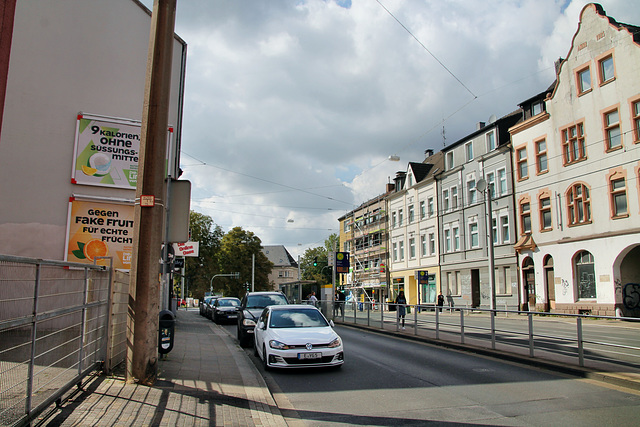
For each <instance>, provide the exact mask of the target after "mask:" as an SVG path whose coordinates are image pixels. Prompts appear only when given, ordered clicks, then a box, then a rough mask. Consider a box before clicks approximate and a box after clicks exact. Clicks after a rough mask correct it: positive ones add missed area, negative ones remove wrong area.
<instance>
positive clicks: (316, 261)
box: [313, 257, 318, 267]
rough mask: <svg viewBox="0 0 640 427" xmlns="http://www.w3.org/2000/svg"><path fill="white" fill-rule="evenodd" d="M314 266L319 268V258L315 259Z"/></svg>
mask: <svg viewBox="0 0 640 427" xmlns="http://www.w3.org/2000/svg"><path fill="white" fill-rule="evenodd" d="M313 266H314V267H317V266H318V257H315V258H314V259H313Z"/></svg>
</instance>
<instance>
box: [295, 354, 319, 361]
mask: <svg viewBox="0 0 640 427" xmlns="http://www.w3.org/2000/svg"><path fill="white" fill-rule="evenodd" d="M321 357H322V353H298V359H299V360H301V359H320V358H321Z"/></svg>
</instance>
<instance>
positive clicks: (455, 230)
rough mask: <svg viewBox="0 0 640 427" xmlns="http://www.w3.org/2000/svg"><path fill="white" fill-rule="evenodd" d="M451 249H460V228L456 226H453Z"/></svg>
mask: <svg viewBox="0 0 640 427" xmlns="http://www.w3.org/2000/svg"><path fill="white" fill-rule="evenodd" d="M453 250H454V251H459V250H460V230H459V229H458V227H453Z"/></svg>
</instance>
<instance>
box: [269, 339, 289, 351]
mask: <svg viewBox="0 0 640 427" xmlns="http://www.w3.org/2000/svg"><path fill="white" fill-rule="evenodd" d="M269 347H271V348H276V349H278V350H289V348H290V347H289V346H288V345H286V344H285V343H283V342H280V341H277V340H271V341H269Z"/></svg>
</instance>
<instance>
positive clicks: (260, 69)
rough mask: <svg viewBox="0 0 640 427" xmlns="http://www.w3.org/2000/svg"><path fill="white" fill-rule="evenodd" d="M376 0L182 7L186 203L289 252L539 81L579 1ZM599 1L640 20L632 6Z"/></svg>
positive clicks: (561, 47) (270, 0) (624, 18)
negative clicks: (410, 164) (391, 159)
mask: <svg viewBox="0 0 640 427" xmlns="http://www.w3.org/2000/svg"><path fill="white" fill-rule="evenodd" d="M145 3H147V4H148V5H149V4H150V3H151V0H145ZM380 3H381V4H382V5H384V7H385V8H386V9H387V10H388V11H389V12H387V11H386V10H385V8H383V7H382V6H381V5H380V4H379V3H378V2H377V1H371V0H353V1H351V2H349V1H339V2H336V1H334V0H299V1H296V2H292V1H289V0H256V1H252V2H251V3H250V4H251V6H250V7H249V6H248V5H247V4H246V3H244V2H234V1H222V0H216V1H204V0H200V1H195V0H190V1H179V2H178V5H177V7H178V9H177V18H176V33H177V34H179V35H180V37H182V38H183V39H184V40H185V41H186V42H187V44H188V59H187V82H186V94H185V108H184V125H183V131H182V140H183V150H184V153H183V156H182V167H183V169H184V171H185V174H184V177H185V178H186V179H190V180H192V182H193V183H194V186H193V193H192V197H193V201H192V204H193V208H194V209H196V210H198V211H200V212H202V213H204V214H207V215H210V216H211V217H212V218H213V219H214V221H215V222H216V223H217V224H219V225H221V226H222V227H223V228H224V229H225V230H228V229H229V228H230V227H233V226H242V227H243V228H245V229H249V230H251V231H253V232H254V233H256V235H257V236H258V237H260V238H261V239H262V241H263V243H264V244H284V245H286V246H287V248H288V249H289V250H290V251H292V253H294V256H295V255H297V254H298V253H300V252H302V251H303V250H304V249H305V248H306V247H310V246H311V247H313V246H318V245H321V244H322V243H323V242H324V239H325V238H326V237H327V236H328V235H329V234H330V233H331V232H338V231H339V230H338V217H339V216H341V215H342V214H344V213H345V212H347V211H349V210H351V209H353V208H355V207H356V206H358V205H359V204H361V203H362V202H364V201H366V200H367V199H368V198H371V197H375V196H377V195H378V194H380V193H382V192H383V191H384V188H385V184H386V183H387V182H388V181H389V179H393V177H394V176H395V172H396V171H397V170H400V169H404V168H406V165H407V163H408V162H410V161H422V160H423V159H424V151H425V149H428V148H431V149H435V150H436V151H437V150H439V149H441V148H442V147H443V144H444V143H452V142H455V141H456V140H458V139H460V138H462V137H464V136H465V135H467V134H469V133H470V132H472V131H473V130H475V126H476V123H477V122H479V121H486V120H487V119H488V118H489V116H491V115H492V114H495V115H496V116H498V117H500V116H502V115H505V114H507V113H509V112H511V111H513V110H515V109H516V108H517V104H518V103H519V102H521V101H523V100H525V99H527V98H529V97H531V96H532V95H534V94H536V93H539V92H540V91H542V90H544V89H545V88H546V87H548V86H549V85H550V84H551V83H552V82H553V80H554V78H555V75H554V69H553V62H554V61H555V60H556V59H557V58H558V56H564V55H566V53H567V52H568V49H569V47H570V43H571V38H572V36H573V34H574V32H575V30H576V28H577V24H578V19H579V12H580V10H581V9H582V7H583V6H584V5H585V4H586V3H585V2H577V1H573V2H567V1H564V0H520V1H514V0H487V1H484V2H468V1H463V0H451V1H440V0H423V1H415V0H411V1H409V0H380ZM601 4H602V5H603V7H604V8H605V10H606V11H607V13H608V14H609V15H610V16H613V17H614V18H615V19H617V20H618V21H620V22H628V23H632V24H633V23H635V24H640V16H638V15H639V13H640V12H639V11H638V9H639V8H638V7H637V6H636V5H635V1H634V0H625V1H623V0H609V1H602V2H601ZM391 14H393V16H391ZM394 17H395V18H394ZM396 18H397V20H398V21H400V22H401V23H402V25H404V26H405V27H406V29H405V28H403V27H402V26H401V25H400V24H399V23H398V22H397V21H396ZM407 30H408V31H407ZM416 39H417V40H416ZM443 128H444V135H445V138H446V139H443V136H442V134H443ZM392 154H397V155H399V156H400V157H401V158H402V160H401V162H400V163H391V162H388V161H387V160H386V159H387V157H388V156H389V155H392ZM288 219H293V220H294V222H287V220H288ZM298 244H300V245H299V246H298Z"/></svg>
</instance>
